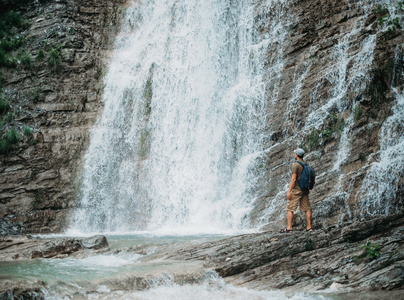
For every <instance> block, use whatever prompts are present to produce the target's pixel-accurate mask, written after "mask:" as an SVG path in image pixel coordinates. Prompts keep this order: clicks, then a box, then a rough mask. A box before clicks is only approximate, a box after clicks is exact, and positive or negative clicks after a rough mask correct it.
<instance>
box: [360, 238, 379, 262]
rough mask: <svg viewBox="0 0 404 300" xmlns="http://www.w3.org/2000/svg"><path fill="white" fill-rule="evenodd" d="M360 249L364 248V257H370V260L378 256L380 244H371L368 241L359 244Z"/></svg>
mask: <svg viewBox="0 0 404 300" xmlns="http://www.w3.org/2000/svg"><path fill="white" fill-rule="evenodd" d="M361 249H365V251H366V253H365V255H366V258H370V259H371V260H373V259H376V258H378V257H379V256H380V245H372V243H371V242H368V243H367V244H366V245H361Z"/></svg>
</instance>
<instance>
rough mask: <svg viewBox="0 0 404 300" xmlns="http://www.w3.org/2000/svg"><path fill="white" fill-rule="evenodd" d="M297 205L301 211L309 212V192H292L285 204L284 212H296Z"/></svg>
mask: <svg viewBox="0 0 404 300" xmlns="http://www.w3.org/2000/svg"><path fill="white" fill-rule="evenodd" d="M298 205H299V208H300V210H301V211H308V210H310V202H309V192H303V191H299V190H295V189H293V190H292V192H291V199H290V200H289V199H288V200H287V202H286V210H290V211H296V210H297V206H298Z"/></svg>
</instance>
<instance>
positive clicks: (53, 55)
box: [49, 48, 62, 72]
mask: <svg viewBox="0 0 404 300" xmlns="http://www.w3.org/2000/svg"><path fill="white" fill-rule="evenodd" d="M61 62H62V58H61V56H60V53H59V51H58V49H56V48H52V49H51V50H50V51H49V65H50V66H51V68H52V70H53V71H54V72H57V71H58V70H59V69H60V64H61Z"/></svg>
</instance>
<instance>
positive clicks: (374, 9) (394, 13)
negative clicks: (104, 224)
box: [0, 0, 404, 233]
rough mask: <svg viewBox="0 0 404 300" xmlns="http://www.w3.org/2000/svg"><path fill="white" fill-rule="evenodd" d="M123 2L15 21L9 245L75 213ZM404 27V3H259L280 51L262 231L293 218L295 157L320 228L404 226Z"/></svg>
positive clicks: (48, 5) (70, 0)
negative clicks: (312, 179)
mask: <svg viewBox="0 0 404 300" xmlns="http://www.w3.org/2000/svg"><path fill="white" fill-rule="evenodd" d="M10 2H11V4H10ZM124 2H125V1H123V0H122V1H118V0H117V1H113V0H111V1H85V0H66V1H58V2H52V1H27V4H26V5H25V6H24V7H19V8H18V10H19V11H20V12H21V15H22V17H23V19H24V20H26V25H25V27H24V26H22V27H18V26H17V27H18V28H20V29H18V30H20V31H18V32H17V31H16V32H15V34H16V35H19V36H23V37H24V38H25V40H26V42H25V43H24V46H22V48H18V49H16V50H15V51H14V52H13V50H10V51H9V52H7V53H6V54H7V55H8V57H7V60H6V62H5V63H3V64H2V66H1V72H2V82H3V92H2V99H4V100H5V101H6V102H7V103H8V104H9V105H8V106H7V105H5V106H4V109H1V110H0V111H1V118H2V123H1V126H0V130H1V134H2V137H3V140H4V141H6V140H7V139H8V136H9V135H10V132H12V129H13V128H14V129H15V130H16V131H17V132H18V134H19V136H20V138H19V140H18V143H14V144H12V145H11V146H10V147H9V148H7V149H5V150H2V151H3V152H2V153H3V154H2V162H1V165H0V173H1V177H0V183H1V186H0V195H1V196H0V197H1V199H0V200H1V207H2V208H1V212H0V218H2V222H1V224H2V225H1V226H2V229H1V230H2V232H1V233H5V232H9V233H10V232H57V231H60V230H62V229H63V227H64V225H65V221H66V216H67V215H68V213H69V211H70V209H71V208H72V207H74V206H75V205H76V203H75V201H76V199H77V197H76V193H77V185H78V182H79V181H80V170H81V166H82V164H81V159H82V156H83V151H84V149H85V147H86V145H87V141H88V134H89V129H90V127H91V125H92V124H93V123H94V122H95V120H96V117H97V114H98V112H99V111H100V109H101V108H102V103H100V99H101V94H102V89H103V86H102V77H103V74H104V73H105V68H106V63H105V62H106V57H108V51H109V50H110V49H111V43H112V39H113V37H114V34H115V33H116V32H117V30H118V28H119V25H118V24H119V19H120V18H121V16H122V11H123V6H122V5H123V3H124ZM2 3H3V2H2ZM7 5H8V7H10V5H11V6H12V1H9V2H7ZM402 19H403V8H402V2H399V1H388V2H386V3H385V2H383V4H379V2H377V1H349V0H346V1H329V0H314V1H313V0H312V1H304V0H294V1H259V2H257V5H256V18H255V20H254V21H255V26H256V29H257V31H259V32H260V38H261V39H262V40H266V41H268V39H269V40H270V42H269V43H268V46H267V47H268V50H267V53H268V54H267V61H266V62H265V64H266V65H267V73H266V77H267V83H268V84H267V85H266V95H267V99H268V108H267V109H268V122H267V127H266V128H265V129H264V130H265V131H266V134H267V136H268V140H267V142H266V145H265V146H266V151H265V153H266V155H265V157H260V158H258V159H260V160H262V163H261V164H260V166H262V168H261V169H259V170H256V171H255V172H256V174H257V178H258V181H257V185H256V187H255V189H256V192H257V194H258V195H259V196H258V198H257V200H256V201H255V205H254V210H253V212H252V214H251V223H252V224H254V225H257V224H258V225H263V226H264V225H266V224H268V223H273V222H274V221H282V219H283V218H284V213H283V208H284V206H285V204H286V200H285V195H284V194H285V190H286V186H287V185H288V183H289V180H290V164H291V162H292V159H293V152H292V151H293V149H294V148H296V147H298V146H299V147H303V148H305V149H306V150H307V152H308V155H307V157H306V159H307V161H308V162H309V163H310V164H312V165H313V166H314V167H315V168H316V171H317V185H316V187H315V189H314V191H313V192H312V193H311V200H312V206H313V216H314V224H315V226H322V225H324V226H325V225H329V224H338V223H343V222H345V221H347V220H351V219H356V218H361V217H366V216H369V215H378V214H392V213H397V212H402V199H403V183H404V182H403V179H402V177H403V176H402V175H403V172H404V169H403V165H404V164H403V155H402V140H401V139H402V138H401V136H402V133H403V123H402V118H400V117H399V115H400V114H402V107H400V105H401V106H402V104H400V103H401V102H402V98H403V42H404V37H403V34H402V29H401V25H400V24H402V21H403V20H402ZM14 30H17V29H14ZM271 39H272V40H271ZM10 40H11V38H10ZM259 42H260V41H257V44H258V43H259ZM28 57H29V58H28ZM41 57H42V58H41ZM26 128H28V129H26ZM30 131H31V133H30ZM11 140H12V139H10V141H11ZM395 154H396V155H395ZM296 223H297V225H299V224H300V223H301V220H300V217H299V215H298V216H297V220H296ZM266 228H270V227H268V226H267V227H266Z"/></svg>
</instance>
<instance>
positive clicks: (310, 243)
mask: <svg viewBox="0 0 404 300" xmlns="http://www.w3.org/2000/svg"><path fill="white" fill-rule="evenodd" d="M304 248H305V249H306V250H307V251H311V250H314V249H316V241H315V240H314V239H312V238H311V235H310V233H307V234H306V241H305V244H304Z"/></svg>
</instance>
